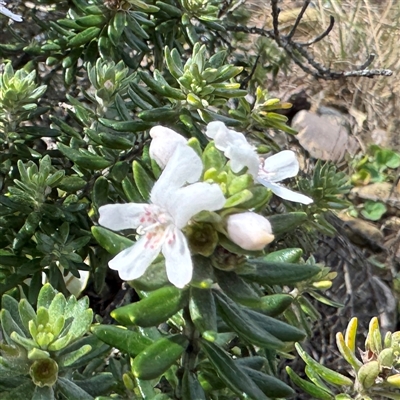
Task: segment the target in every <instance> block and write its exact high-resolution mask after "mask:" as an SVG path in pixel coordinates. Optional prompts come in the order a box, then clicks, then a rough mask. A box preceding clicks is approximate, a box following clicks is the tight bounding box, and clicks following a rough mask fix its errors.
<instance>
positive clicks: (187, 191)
mask: <svg viewBox="0 0 400 400" xmlns="http://www.w3.org/2000/svg"><path fill="white" fill-rule="evenodd" d="M225 202H226V199H225V197H224V195H223V193H222V190H221V188H220V187H219V185H217V184H209V183H206V182H197V183H193V184H192V185H189V186H185V187H183V188H181V189H178V190H176V191H175V193H173V194H171V196H170V197H169V198H168V199H166V203H165V207H166V209H167V210H168V211H169V213H170V214H171V216H172V218H173V219H174V222H175V226H176V227H178V228H179V229H182V228H183V227H184V226H185V225H186V224H187V223H188V221H189V220H190V218H192V217H193V216H194V215H196V214H197V213H199V212H200V211H216V210H219V209H221V208H222V207H223V206H224V204H225Z"/></svg>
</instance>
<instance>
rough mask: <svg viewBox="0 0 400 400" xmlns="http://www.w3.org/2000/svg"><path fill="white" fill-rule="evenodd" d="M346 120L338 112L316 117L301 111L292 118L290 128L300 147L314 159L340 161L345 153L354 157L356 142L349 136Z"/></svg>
mask: <svg viewBox="0 0 400 400" xmlns="http://www.w3.org/2000/svg"><path fill="white" fill-rule="evenodd" d="M348 124H349V123H348V120H347V118H346V117H345V116H344V115H341V114H340V112H335V113H329V114H323V115H317V114H315V113H313V112H310V111H305V110H302V111H300V112H298V113H297V114H296V115H295V117H294V118H293V122H292V127H293V128H295V129H297V130H298V131H299V133H298V134H297V135H296V138H297V140H298V141H299V142H300V144H301V146H302V147H303V148H304V149H305V150H307V151H308V152H309V153H310V155H311V156H312V157H314V158H318V159H321V160H326V161H340V160H342V159H343V157H344V156H345V154H346V153H350V155H354V154H355V153H356V152H357V150H358V148H359V145H358V142H357V140H356V139H355V138H354V137H353V136H351V135H350V134H349V128H348Z"/></svg>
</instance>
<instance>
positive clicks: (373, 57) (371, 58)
mask: <svg viewBox="0 0 400 400" xmlns="http://www.w3.org/2000/svg"><path fill="white" fill-rule="evenodd" d="M374 60H375V54H374V53H371V54H370V55H369V56H368V58H367V60H366V61H365V63H364V64H362V65H360V66H359V67H357V68H356V70H357V71H361V70H362V69H366V68H367V67H369V66H370V65H371V64H372V62H373V61H374Z"/></svg>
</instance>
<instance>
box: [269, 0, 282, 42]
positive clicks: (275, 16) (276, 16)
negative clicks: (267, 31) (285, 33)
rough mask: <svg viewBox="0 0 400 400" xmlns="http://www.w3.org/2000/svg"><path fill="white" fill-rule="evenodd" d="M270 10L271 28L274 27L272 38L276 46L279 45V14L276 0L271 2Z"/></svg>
mask: <svg viewBox="0 0 400 400" xmlns="http://www.w3.org/2000/svg"><path fill="white" fill-rule="evenodd" d="M271 8H272V26H273V27H274V37H275V41H276V43H278V45H280V44H281V39H280V34H279V13H280V12H281V10H280V8H279V7H278V0H271Z"/></svg>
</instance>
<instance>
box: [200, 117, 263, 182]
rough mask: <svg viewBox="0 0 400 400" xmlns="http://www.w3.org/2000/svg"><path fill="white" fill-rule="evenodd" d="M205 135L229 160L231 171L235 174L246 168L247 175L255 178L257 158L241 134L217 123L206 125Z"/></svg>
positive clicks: (257, 165) (252, 148) (258, 161)
mask: <svg viewBox="0 0 400 400" xmlns="http://www.w3.org/2000/svg"><path fill="white" fill-rule="evenodd" d="M206 135H207V136H209V137H211V138H213V139H214V143H215V147H216V148H217V149H218V150H220V151H222V152H224V154H225V156H226V157H227V158H229V159H230V160H231V169H232V171H233V172H235V173H237V172H239V171H241V170H242V169H243V168H245V167H247V168H248V170H249V173H250V174H251V175H253V176H254V177H256V176H257V173H258V168H259V163H260V160H259V157H258V155H257V153H256V151H255V149H254V147H253V146H252V145H250V144H249V143H248V142H247V139H246V137H245V136H244V135H243V133H240V132H236V131H233V130H230V129H228V128H227V127H226V126H225V124H224V123H222V122H219V121H213V122H210V123H209V124H208V125H207V130H206Z"/></svg>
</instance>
